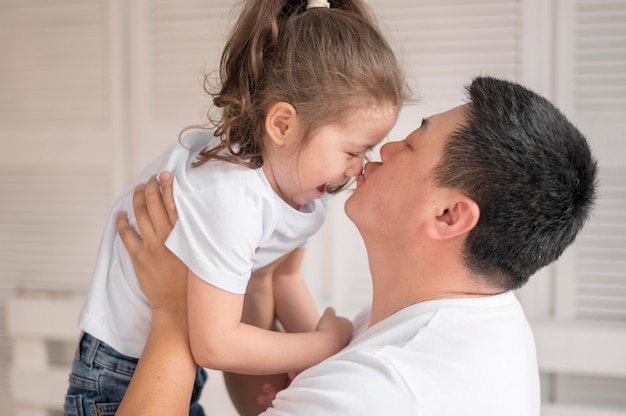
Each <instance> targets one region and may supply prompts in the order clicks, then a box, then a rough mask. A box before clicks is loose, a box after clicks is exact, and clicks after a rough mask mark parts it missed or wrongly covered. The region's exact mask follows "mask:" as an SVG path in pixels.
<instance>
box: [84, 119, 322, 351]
mask: <svg viewBox="0 0 626 416" xmlns="http://www.w3.org/2000/svg"><path fill="white" fill-rule="evenodd" d="M211 140H216V139H215V138H214V136H213V135H212V134H210V133H207V132H203V131H196V132H193V133H190V134H188V135H186V136H185V137H184V138H183V145H181V144H178V145H176V146H173V147H172V148H171V149H169V150H168V151H167V152H165V153H164V154H163V155H161V157H159V158H158V159H157V160H155V161H154V162H153V163H151V164H150V165H149V166H148V167H147V168H146V169H145V170H144V171H143V172H142V173H141V174H140V175H139V177H138V178H137V179H136V180H135V181H134V183H133V184H132V185H131V186H130V187H129V188H128V189H127V190H126V192H124V194H123V195H122V196H121V197H120V198H119V199H118V201H117V202H116V203H115V205H114V207H113V210H112V213H111V215H110V217H109V219H108V222H107V224H106V227H105V232H104V235H103V237H102V242H101V245H100V251H99V254H98V259H97V261H96V267H95V270H94V273H93V277H92V283H91V287H90V290H89V294H88V297H87V300H86V302H85V305H84V306H83V309H82V311H81V315H80V320H79V325H80V327H81V329H82V330H83V331H85V332H87V333H89V334H91V335H92V336H94V337H96V338H98V339H100V340H102V341H104V342H105V343H107V344H109V345H110V346H112V347H113V348H115V349H116V350H117V351H119V352H121V353H123V354H125V355H128V356H131V357H137V358H138V357H139V356H140V355H141V352H142V351H143V347H144V345H145V341H146V339H147V336H148V331H149V326H150V316H151V312H150V306H149V303H148V301H147V299H146V298H145V296H144V295H143V293H142V292H141V288H140V286H139V283H138V281H137V277H136V275H135V272H134V269H133V265H132V262H131V260H130V257H129V256H128V253H127V252H126V249H125V248H124V245H123V243H122V242H121V240H120V238H119V235H118V234H117V231H116V228H115V217H116V215H117V212H119V211H126V212H127V213H128V217H129V221H130V223H131V224H132V225H135V217H134V213H133V207H132V194H133V190H134V188H135V187H136V185H137V184H140V183H145V182H146V181H147V180H148V179H149V178H150V176H152V175H155V174H158V173H159V172H162V171H164V170H168V171H171V172H173V174H174V178H175V179H174V198H175V200H176V208H177V211H178V216H179V218H178V221H177V222H176V225H175V226H174V229H173V230H172V232H171V233H170V235H169V237H168V239H167V241H166V245H167V247H168V248H169V249H170V250H171V251H172V252H173V253H174V254H176V255H177V256H178V257H179V258H180V259H181V260H182V261H183V262H184V263H185V264H186V265H187V266H188V267H189V268H190V270H192V271H193V272H194V273H195V274H196V275H197V276H199V277H200V278H201V279H203V280H205V281H207V282H209V283H211V284H212V285H214V286H216V287H218V288H220V289H223V290H226V291H229V292H232V293H239V294H242V293H245V290H246V285H247V283H248V279H249V277H250V273H251V272H253V271H255V270H257V269H259V268H261V267H263V266H266V265H268V264H270V263H271V262H273V261H274V260H277V259H278V258H280V257H281V256H283V255H285V254H287V253H289V252H290V251H292V250H294V249H296V248H298V247H301V246H303V245H305V244H306V242H307V241H308V240H309V238H310V237H311V236H312V235H313V234H315V232H317V231H318V230H319V228H320V227H321V226H322V224H323V221H324V218H325V216H326V211H327V208H328V203H329V196H328V195H326V196H324V197H322V198H320V199H316V200H313V201H311V202H310V203H309V204H307V205H305V206H303V207H301V208H300V210H296V209H294V208H292V207H291V206H290V205H288V204H287V203H286V202H285V201H283V200H282V199H281V198H280V197H278V195H277V194H276V193H275V192H274V191H273V190H272V188H271V186H270V184H269V182H268V180H267V178H266V177H265V174H264V173H263V170H262V169H261V168H259V169H250V168H247V167H245V166H240V165H236V164H233V163H228V162H223V161H210V162H207V163H204V164H202V165H200V166H199V167H196V168H192V167H191V163H192V162H193V160H194V159H195V157H196V155H197V152H198V151H199V150H200V149H202V148H203V147H204V146H206V145H207V144H209V142H210V141H211Z"/></svg>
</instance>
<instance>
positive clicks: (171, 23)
mask: <svg viewBox="0 0 626 416" xmlns="http://www.w3.org/2000/svg"><path fill="white" fill-rule="evenodd" d="M234 4H235V3H234V2H232V1H229V2H216V1H206V0H180V1H171V0H137V1H135V2H132V3H131V12H130V33H129V36H130V60H131V66H130V70H131V75H130V78H131V82H130V99H131V114H132V116H133V117H132V121H133V122H132V124H131V129H132V130H131V138H132V143H133V172H138V171H139V170H141V169H142V168H143V167H144V166H146V165H147V164H148V163H149V162H151V161H152V160H153V159H154V158H155V157H156V156H157V155H158V154H160V153H161V152H162V151H163V150H164V149H166V148H167V147H169V146H171V145H173V144H175V143H177V141H178V135H179V133H180V132H181V130H182V129H183V128H185V127H187V126H189V125H193V124H200V123H203V122H206V120H207V117H206V113H207V111H208V110H209V108H210V104H211V98H210V96H209V95H208V94H207V93H206V92H205V91H204V89H203V81H204V78H203V75H204V74H206V73H211V72H214V71H216V70H217V69H218V65H219V59H220V55H221V52H222V49H223V47H224V43H225V40H226V37H227V30H228V28H229V27H230V26H229V24H230V23H232V22H231V21H230V19H229V13H230V11H231V9H232V7H233V6H234Z"/></svg>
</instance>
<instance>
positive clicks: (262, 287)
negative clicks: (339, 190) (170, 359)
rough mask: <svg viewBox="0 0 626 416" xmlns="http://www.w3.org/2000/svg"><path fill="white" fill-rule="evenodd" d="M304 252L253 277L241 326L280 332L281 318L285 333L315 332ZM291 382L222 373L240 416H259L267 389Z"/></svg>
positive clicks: (264, 406) (314, 311)
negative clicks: (278, 325)
mask: <svg viewBox="0 0 626 416" xmlns="http://www.w3.org/2000/svg"><path fill="white" fill-rule="evenodd" d="M304 252H305V251H304V249H301V248H299V249H296V250H294V251H293V252H291V253H289V254H288V255H286V256H284V257H283V258H281V259H279V260H277V261H276V262H275V263H274V264H271V265H269V266H266V267H264V268H262V269H260V270H258V271H257V272H255V273H253V275H252V277H251V278H250V282H249V283H248V287H247V289H246V295H245V297H244V308H243V317H242V322H245V323H247V324H251V325H254V326H257V327H259V328H264V329H268V330H269V329H271V330H279V329H278V328H277V327H276V325H275V322H276V319H277V315H278V317H280V316H281V315H282V319H280V320H281V326H282V327H283V329H285V330H286V331H287V332H310V331H314V330H315V327H316V325H317V322H318V320H319V314H318V312H317V308H316V307H315V304H314V301H313V299H312V296H311V295H310V293H309V290H308V288H307V286H306V285H305V282H304V280H303V279H302V275H301V274H300V269H301V266H302V259H303V257H304ZM290 381H291V379H290V377H289V376H288V375H287V374H276V375H273V376H272V375H262V376H254V375H244V374H236V373H229V372H224V382H225V384H226V388H227V390H228V394H229V395H230V399H231V401H232V403H233V405H234V406H235V408H236V409H237V412H238V413H239V414H240V415H242V416H252V415H258V414H259V413H262V412H264V411H265V410H266V409H267V407H268V405H269V403H270V402H271V400H270V397H271V396H272V395H270V394H268V393H267V390H266V389H267V387H266V386H268V385H270V386H272V387H271V390H272V391H280V390H282V389H284V388H286V387H287V386H288V385H289V383H290Z"/></svg>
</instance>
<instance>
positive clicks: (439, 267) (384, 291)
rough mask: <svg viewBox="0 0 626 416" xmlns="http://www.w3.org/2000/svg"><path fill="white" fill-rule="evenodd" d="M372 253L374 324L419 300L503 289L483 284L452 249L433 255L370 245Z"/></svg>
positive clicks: (478, 293) (471, 295)
mask: <svg viewBox="0 0 626 416" xmlns="http://www.w3.org/2000/svg"><path fill="white" fill-rule="evenodd" d="M442 253H446V252H445V251H444V252H442ZM368 256H369V263H370V271H371V273H372V285H373V294H372V316H371V319H370V326H371V325H374V324H375V323H377V322H380V321H382V320H383V319H386V318H387V317H389V316H391V315H393V314H394V313H395V312H397V311H399V310H401V309H403V308H406V307H407V306H409V305H414V304H416V303H420V302H425V301H428V300H435V299H454V298H461V297H477V296H485V295H491V294H495V293H498V292H500V290H498V289H495V288H490V287H488V286H487V285H479V284H478V282H477V281H476V279H475V278H474V277H473V276H472V275H471V274H470V273H469V271H468V270H467V269H466V268H465V267H464V266H463V265H462V264H461V263H460V262H458V261H455V260H454V259H455V257H453V256H452V255H450V252H448V255H446V254H441V255H439V256H433V255H431V254H429V253H425V252H420V253H407V252H406V250H404V251H403V250H386V249H383V248H380V249H378V250H373V249H372V247H368Z"/></svg>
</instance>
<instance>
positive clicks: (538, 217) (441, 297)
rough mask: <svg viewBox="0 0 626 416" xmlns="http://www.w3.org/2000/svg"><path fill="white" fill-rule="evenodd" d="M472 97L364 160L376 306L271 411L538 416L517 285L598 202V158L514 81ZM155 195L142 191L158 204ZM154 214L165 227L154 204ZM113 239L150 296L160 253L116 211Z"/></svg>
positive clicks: (566, 241)
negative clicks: (118, 239) (122, 245)
mask: <svg viewBox="0 0 626 416" xmlns="http://www.w3.org/2000/svg"><path fill="white" fill-rule="evenodd" d="M468 98H469V103H468V104H465V105H462V106H459V107H456V108H454V109H452V110H450V111H447V112H445V113H442V114H438V115H434V116H432V117H429V118H427V119H425V120H424V121H423V122H422V126H421V127H420V128H418V129H417V130H415V131H414V132H413V133H411V134H410V135H409V136H408V137H407V138H406V139H405V140H404V141H401V142H390V143H387V144H385V145H384V146H383V147H382V148H381V162H380V163H368V164H367V165H366V166H365V168H364V171H363V174H362V175H361V176H359V178H358V179H357V188H356V190H355V191H354V193H353V195H351V196H350V198H349V199H348V201H347V202H346V206H345V210H346V213H347V215H348V217H349V218H350V219H351V220H352V221H353V222H354V223H355V225H356V226H357V228H358V230H359V232H360V234H361V236H362V237H363V240H364V242H365V246H366V249H367V254H368V259H369V265H370V270H371V275H372V282H373V294H372V305H371V309H368V310H366V311H365V312H364V313H363V314H361V315H359V316H358V317H357V318H356V319H355V321H354V336H353V338H352V341H351V343H350V344H349V345H348V346H347V347H346V348H345V349H344V350H342V351H341V352H339V353H338V354H336V355H335V356H333V357H331V358H329V359H327V360H325V361H323V362H322V363H320V364H318V365H316V366H314V367H311V368H309V369H308V370H305V371H304V372H302V373H301V374H299V375H298V376H297V377H296V378H295V379H294V380H293V381H292V382H291V384H290V386H289V387H288V388H286V389H284V390H282V391H281V392H279V393H278V394H277V396H276V398H275V400H274V401H273V403H272V405H273V407H272V408H269V409H268V410H267V412H266V414H267V415H380V414H390V415H394V416H395V415H405V414H406V415H458V414H463V415H481V416H482V415H538V414H539V406H540V398H539V381H538V370H537V363H536V356H535V348H534V341H533V337H532V333H531V330H530V327H529V325H528V322H527V321H526V318H525V316H524V313H523V311H522V309H521V307H520V305H519V303H518V301H517V300H516V298H515V296H514V294H513V293H512V292H511V290H512V289H516V288H519V287H521V286H522V285H523V284H525V283H526V281H527V280H528V278H529V277H530V276H531V275H532V274H534V273H535V272H536V271H537V270H539V269H540V268H542V267H544V266H546V265H548V264H550V263H551V262H553V261H554V260H556V259H557V258H558V257H559V256H560V255H561V253H562V252H563V250H565V248H566V247H567V246H569V245H570V244H571V243H572V242H573V241H574V239H575V237H576V235H577V233H578V232H579V231H580V229H581V228H582V226H583V224H584V222H585V220H586V219H587V218H588V216H589V214H590V210H591V207H592V205H593V201H594V198H595V187H596V180H597V179H596V175H597V166H596V161H595V160H594V158H593V156H592V154H591V152H590V149H589V146H588V144H587V141H586V140H585V138H584V136H583V135H582V134H581V133H580V132H579V131H578V130H577V129H576V128H575V127H574V126H573V125H572V124H571V123H570V122H569V121H567V119H566V118H565V117H564V116H563V115H562V114H561V113H560V112H559V111H558V110H557V109H556V108H555V107H554V106H552V105H551V104H550V103H549V102H548V101H547V100H545V99H543V98H542V97H540V96H538V95H537V94H535V93H532V92H531V91H528V90H527V89H525V88H523V87H522V86H520V85H518V84H515V83H510V82H507V81H503V80H498V79H494V78H490V77H479V78H476V79H475V80H474V81H473V82H472V83H471V85H470V86H469V87H468ZM161 186H162V187H163V190H164V198H165V202H166V203H170V205H171V202H168V201H171V197H170V190H169V183H168V182H167V181H166V182H162V184H161ZM152 188H153V191H151V192H149V193H147V198H154V197H155V195H156V196H160V195H159V194H158V192H154V189H156V188H157V187H156V186H155V185H154V184H152ZM142 196H143V194H142V193H139V194H138V199H141V198H142ZM139 202H141V201H139ZM141 205H142V204H141V203H138V204H137V206H139V209H140V210H141V209H142V206H141ZM147 206H148V208H149V209H152V210H153V211H155V212H157V211H159V209H160V213H159V215H156V214H155V213H152V212H151V216H152V217H154V218H161V220H160V222H165V221H163V220H162V218H166V216H165V215H164V211H163V207H162V205H161V203H160V201H159V200H157V201H156V203H151V202H150V201H148V202H147ZM155 207H156V208H155ZM144 211H145V210H144ZM169 212H173V211H172V210H171V209H170V211H169ZM137 215H138V217H139V215H142V216H144V217H145V215H144V213H143V212H142V211H140V212H139V213H138V214H137ZM143 224H144V225H145V226H146V227H147V228H149V229H156V230H160V229H161V228H162V230H161V231H158V233H160V236H159V238H165V237H164V236H165V235H166V234H167V232H168V231H167V228H168V227H169V224H165V225H164V226H163V227H159V226H156V225H153V224H152V223H150V222H149V221H148V220H146V219H144V220H143ZM139 225H140V227H141V228H142V231H143V227H142V224H141V223H140V224H139ZM120 230H121V232H123V236H125V242H126V244H127V245H129V246H130V248H131V253H133V256H134V258H135V264H136V267H137V268H138V274H142V275H143V276H141V277H140V278H141V279H142V285H147V286H149V287H150V288H151V290H153V289H154V286H157V284H158V283H159V279H161V280H164V279H165V277H164V276H159V273H158V272H157V271H151V270H148V271H146V270H143V273H140V272H141V271H142V270H141V269H142V268H146V267H149V266H150V263H151V262H152V261H156V260H161V259H160V258H159V256H157V255H154V254H150V250H149V249H147V248H146V247H145V246H146V245H149V244H151V242H148V241H147V237H146V236H145V235H144V242H143V243H142V242H140V241H139V240H138V239H137V238H136V235H135V234H134V233H133V232H132V231H131V230H129V229H128V227H127V224H126V223H125V222H124V221H123V218H121V221H120ZM163 230H164V231H163ZM159 238H155V240H156V243H154V244H153V245H154V246H155V247H157V249H153V250H157V251H158V250H159V249H158V247H160V244H159ZM161 241H162V240H161ZM160 257H163V256H160ZM160 274H163V273H160ZM155 275H156V277H154V278H155V279H156V280H155V281H152V280H151V279H152V278H153V276H155ZM146 276H150V277H149V278H147V277H146ZM154 290H156V289H154ZM148 296H149V297H150V294H148ZM163 298H164V297H161V298H159V297H158V296H155V297H154V298H151V302H152V303H153V308H154V307H155V306H154V305H155V304H156V305H157V309H158V308H159V306H158V305H160V302H161V300H162V299H163ZM170 303H173V304H177V303H176V302H170ZM165 315H166V316H169V317H171V316H175V314H174V312H171V313H169V314H168V313H166V314H165ZM181 319H183V320H184V318H181ZM153 324H154V325H157V324H158V322H156V323H154V322H153ZM158 329H160V327H159V328H156V329H155V332H156V330H158ZM155 337H156V336H155ZM158 341H159V340H158V339H157V340H156V341H155V344H154V345H160V344H159V343H158ZM150 351H151V350H148V353H150ZM182 355H183V356H184V355H185V354H184V351H183V354H182ZM142 360H143V361H144V363H143V364H144V366H145V367H147V366H148V365H151V364H153V365H155V366H158V365H160V364H159V363H158V360H150V361H148V359H146V357H145V355H144V356H143V357H142ZM185 360H187V361H188V360H189V358H188V357H187V358H185ZM146 362H149V363H151V364H146ZM155 368H158V367H152V371H158V370H155ZM141 376H142V377H143V373H142V374H141ZM135 377H137V376H135ZM161 377H162V378H161V382H162V381H163V380H167V377H168V376H167V374H166V373H162V374H161ZM135 382H137V383H136V385H139V386H143V388H146V389H148V388H149V386H151V385H152V384H151V382H150V378H149V377H148V378H147V381H144V380H141V379H135V380H133V383H135ZM157 385H158V383H157ZM189 388H190V387H189ZM157 397H158V396H157ZM183 398H185V396H183ZM126 399H129V401H128V403H131V404H132V403H133V401H132V399H133V397H132V396H130V397H128V398H125V400H126ZM161 399H162V400H170V401H173V400H174V398H173V397H172V395H170V396H168V397H167V398H165V397H163V398H161ZM187 399H188V397H187ZM178 400H182V399H181V398H180V396H179V397H178ZM186 404H188V400H187V403H186ZM181 414H182V413H181Z"/></svg>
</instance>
